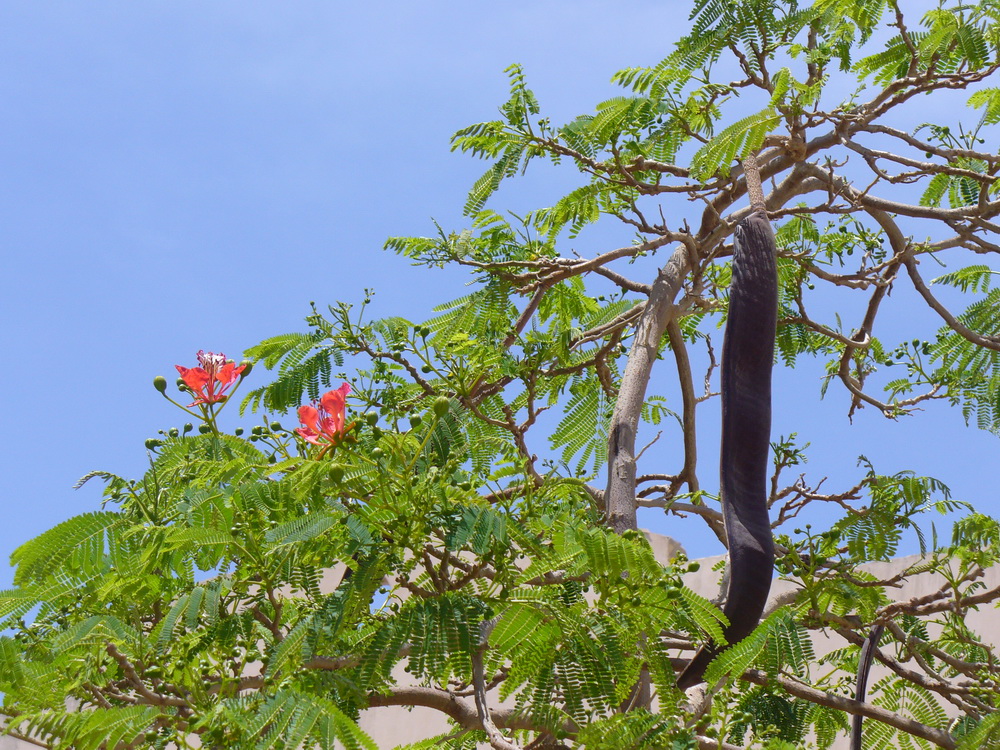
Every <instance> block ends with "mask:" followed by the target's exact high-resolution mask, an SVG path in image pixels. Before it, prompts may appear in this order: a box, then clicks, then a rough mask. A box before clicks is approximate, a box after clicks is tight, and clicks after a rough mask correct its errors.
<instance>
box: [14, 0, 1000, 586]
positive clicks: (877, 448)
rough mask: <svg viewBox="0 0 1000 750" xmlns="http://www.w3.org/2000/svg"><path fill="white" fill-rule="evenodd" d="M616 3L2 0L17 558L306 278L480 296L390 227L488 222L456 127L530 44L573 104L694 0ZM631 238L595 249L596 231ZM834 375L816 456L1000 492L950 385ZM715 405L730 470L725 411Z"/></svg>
mask: <svg viewBox="0 0 1000 750" xmlns="http://www.w3.org/2000/svg"><path fill="white" fill-rule="evenodd" d="M610 7H611V6H609V4H607V3H601V2H586V1H580V0H573V1H572V2H569V1H564V0H558V1H553V2H537V0H536V1H535V2H520V1H508V2H505V3H492V4H487V3H469V2H464V3H460V2H434V1H429V2H424V3H419V4H418V3H409V2H399V1H398V0H389V1H387V2H381V3H377V4H375V3H373V4H371V5H363V4H359V3H333V2H330V1H329V0H326V1H324V2H319V1H316V0H300V1H297V2H291V3H280V4H279V3H276V2H232V1H221V0H220V1H218V2H212V3H201V2H199V3H196V2H191V1H187V2H185V1H174V2H166V1H165V0H164V1H160V2H152V1H150V2H142V3H137V2H124V1H121V0H107V1H106V2H102V3H99V4H84V3H73V2H45V3H35V2H32V3H28V2H23V3H6V4H4V5H3V6H2V7H0V97H2V99H3V102H4V107H3V110H4V115H3V118H2V120H0V133H2V137H0V186H2V187H0V191H2V192H0V229H2V235H0V236H2V240H0V241H2V243H3V248H4V250H3V256H4V266H5V267H4V274H3V279H2V282H0V283H2V291H0V314H2V316H3V320H5V321H7V322H6V325H5V327H4V334H3V352H4V362H3V367H0V394H2V399H3V401H2V403H3V415H4V419H3V425H4V430H3V434H2V438H0V439H2V445H0V461H2V462H3V464H2V473H3V476H4V478H5V487H4V490H3V496H4V500H3V506H2V507H3V508H4V523H3V524H2V526H0V553H2V554H3V555H7V554H9V552H10V551H12V550H13V549H14V548H15V547H16V546H17V544H19V543H20V542H21V541H23V540H25V539H27V538H29V537H31V536H33V535H35V534H37V533H39V532H41V531H43V530H44V529H46V528H49V527H50V526H52V525H54V524H55V523H57V522H58V521H60V520H62V519H65V518H67V517H69V516H70V515H74V514H76V513H81V512H85V511H87V510H91V509H94V508H95V507H96V506H97V504H98V502H99V499H100V493H99V487H98V486H97V485H96V484H94V485H92V486H88V487H86V488H84V489H82V490H79V491H73V490H72V489H71V486H72V485H73V483H74V482H75V481H76V480H77V479H78V478H79V477H80V476H81V475H83V474H84V473H86V472H87V471H89V470H91V469H107V470H111V471H115V472H118V473H123V474H129V475H137V474H138V473H140V472H141V471H142V470H143V467H144V465H145V461H146V457H145V451H144V449H143V441H144V439H145V438H147V437H150V436H153V435H154V434H155V432H156V430H157V429H160V428H165V427H169V426H172V425H176V424H178V423H179V422H180V421H181V416H182V415H180V413H179V412H175V411H174V409H173V407H170V406H169V404H166V403H165V402H164V401H163V400H162V399H160V397H159V396H158V394H156V393H155V391H154V390H153V389H152V387H151V385H150V382H151V379H152V377H153V376H154V375H157V374H164V375H167V376H168V377H169V378H170V379H171V380H172V379H173V372H174V371H173V365H174V364H175V363H177V364H184V365H187V366H190V365H192V364H193V362H194V352H195V351H197V350H198V349H200V348H205V349H211V350H214V351H219V350H221V351H224V352H226V353H227V354H229V355H230V356H235V357H237V358H239V354H240V352H241V351H242V350H243V349H244V348H246V347H247V346H250V345H252V344H254V343H256V342H257V341H259V340H260V339H262V338H264V337H267V336H271V335H274V334H277V333H282V332H285V331H289V330H302V328H303V323H302V318H303V317H304V316H305V315H306V314H307V312H308V302H309V301H310V300H316V301H317V302H319V303H321V304H325V303H328V302H333V301H335V300H338V299H342V300H348V301H357V300H359V299H360V297H361V290H362V288H364V287H373V288H374V289H375V290H376V296H375V313H376V314H379V315H389V314H398V315H404V316H406V317H409V318H411V319H420V318H422V317H425V316H426V315H427V314H428V311H429V309H430V307H431V306H432V305H433V304H435V303H437V302H441V301H444V300H446V299H449V298H453V297H456V296H459V295H460V294H462V284H463V283H464V281H465V279H464V277H462V276H461V275H459V274H457V273H453V272H449V271H428V270H426V269H415V268H411V267H410V266H408V265H407V264H406V263H405V262H404V261H403V260H401V259H399V258H397V257H395V256H393V255H389V254H387V253H384V252H383V251H382V250H381V249H380V248H381V246H382V243H383V241H384V239H385V238H386V237H387V236H390V235H396V234H427V233H430V232H432V231H433V226H432V223H431V220H432V218H433V219H436V220H438V221H439V222H441V223H442V224H443V225H444V226H445V227H446V228H455V229H458V228H462V227H463V226H464V223H465V222H464V221H463V220H462V217H461V206H462V204H463V202H464V197H465V192H466V190H467V189H468V187H469V186H470V185H471V183H472V182H473V180H474V179H475V178H476V177H477V176H478V175H479V174H480V173H481V171H482V169H483V168H484V165H483V164H482V163H481V162H477V161H473V160H471V159H469V158H467V157H464V156H462V155H459V154H452V153H450V152H449V146H448V139H449V136H450V135H451V133H453V132H454V131H455V130H457V129H458V128H460V127H462V126H464V125H467V124H470V123H472V122H477V121H481V120H485V119H491V118H492V117H493V115H494V113H495V111H496V107H497V106H498V105H499V104H500V103H501V102H502V101H503V100H504V98H505V94H506V78H505V76H504V74H503V72H502V71H503V69H504V68H505V67H506V66H507V65H509V64H510V63H513V62H520V63H522V64H523V65H524V67H525V68H526V70H527V73H528V75H529V81H530V84H531V86H532V87H533V88H534V89H535V91H536V93H537V94H538V95H539V98H540V100H541V102H542V105H543V108H544V109H545V111H546V114H549V115H550V116H551V117H552V119H553V121H554V122H560V121H564V120H566V119H568V118H570V117H572V116H574V115H575V114H578V113H580V112H585V111H589V110H591V108H592V107H593V105H594V104H595V103H597V102H599V101H601V100H602V99H604V98H607V97H608V96H611V95H613V94H614V93H615V92H616V91H617V89H615V88H614V87H612V86H611V85H610V83H609V82H608V81H609V79H610V77H611V74H612V73H613V72H614V71H615V70H617V69H619V68H622V67H626V66H631V65H643V64H654V63H655V62H657V61H659V60H660V59H661V58H662V57H663V56H664V55H665V54H666V53H667V52H668V51H669V48H668V46H667V40H669V37H670V34H671V32H672V31H673V30H679V29H681V28H682V24H681V21H682V14H683V12H685V10H682V8H683V9H686V8H687V3H674V2H663V1H660V2H652V1H646V0H625V1H624V2H618V3H615V5H614V16H613V17H612V15H611V13H610V12H609V8H610ZM653 30H661V31H659V32H655V33H654V32H653ZM664 32H665V33H664ZM575 179H576V175H575V173H574V172H573V171H572V170H566V171H565V173H559V172H552V171H547V170H544V169H543V170H539V171H537V172H534V173H532V174H529V176H528V178H526V179H524V180H521V181H519V182H517V183H515V185H516V187H515V189H514V190H513V191H511V190H507V191H506V192H504V193H502V194H501V195H500V196H499V198H500V200H499V201H498V202H497V203H495V204H494V207H496V208H498V209H504V208H512V209H515V210H523V209H526V208H528V207H537V206H541V205H550V204H551V202H552V201H553V200H554V199H555V198H556V197H558V195H559V194H560V193H559V191H560V190H561V189H567V188H569V187H571V186H572V185H574V184H575ZM621 236H626V235H622V234H621V233H620V232H619V233H618V235H615V230H610V231H609V233H608V234H606V235H602V234H601V233H595V234H592V235H587V236H586V237H585V238H582V239H581V241H579V242H577V243H575V244H574V248H575V249H577V250H578V251H579V252H581V253H584V254H586V253H593V252H597V251H599V250H600V249H602V248H603V247H608V246H609V245H607V244H602V243H608V242H612V241H614V240H615V239H618V238H619V237H621ZM591 243H592V244H591ZM908 294H909V289H908V288H907V289H900V291H899V292H898V295H897V296H898V297H900V298H902V299H899V300H897V303H898V304H899V311H898V312H895V313H893V315H895V316H896V320H895V322H894V323H893V322H890V323H889V325H898V326H900V330H901V331H904V332H905V329H906V328H907V326H913V325H916V324H917V323H918V322H920V321H923V322H924V323H927V324H928V325H929V326H930V327H928V326H927V325H924V330H923V336H922V337H924V338H926V337H927V334H928V332H929V331H932V330H933V327H935V326H936V323H935V322H934V321H933V319H932V318H930V317H921V316H922V315H923V313H918V312H917V311H916V305H911V307H909V308H908V307H906V305H909V304H910V303H911V302H912V300H909V299H908V298H907V295H908ZM911 296H912V295H911ZM891 317H892V316H890V318H891ZM818 375H819V370H818V369H816V368H814V367H811V366H809V365H806V366H804V367H803V368H801V369H800V370H796V371H794V372H793V373H786V374H784V375H782V376H781V378H779V381H778V392H777V393H778V397H777V400H778V401H779V402H780V403H781V404H782V406H781V408H780V409H779V411H778V413H777V414H776V419H775V432H774V434H775V435H778V434H781V433H786V434H787V433H788V432H790V431H792V430H796V429H797V430H798V431H799V433H800V435H802V436H803V438H804V439H806V440H811V441H812V442H813V444H814V446H815V451H814V452H813V454H812V462H811V463H810V465H809V471H810V474H811V475H812V476H813V477H818V476H826V475H829V476H831V478H832V479H831V485H830V486H831V488H835V487H839V486H843V485H845V484H847V483H848V482H850V481H852V480H853V479H854V478H855V477H856V476H857V470H856V469H855V468H854V463H855V458H856V456H857V455H858V454H859V453H865V454H867V455H868V456H869V457H871V458H873V459H875V460H876V461H878V468H879V469H880V470H882V471H885V472H890V471H896V470H899V469H903V468H915V469H918V470H919V471H921V472H922V473H930V474H934V475H936V476H939V477H940V478H941V479H943V480H944V481H946V482H947V483H949V484H951V485H952V486H953V487H954V488H955V489H956V491H957V494H959V495H960V496H961V497H963V498H964V499H969V500H972V501H974V502H977V503H978V504H980V505H982V506H983V508H984V509H985V510H989V509H990V506H991V505H992V506H993V507H995V504H996V500H997V491H996V485H995V482H993V481H992V480H991V479H990V469H991V468H992V461H993V459H994V457H995V455H996V447H997V444H996V438H993V437H991V436H989V435H987V434H985V433H982V432H978V431H976V430H974V429H971V428H966V427H965V426H964V424H963V423H962V420H961V417H960V416H959V415H957V414H955V413H953V412H949V411H948V410H947V409H944V408H939V407H936V406H935V407H933V408H930V409H928V411H927V412H925V413H923V414H921V415H919V416H918V417H916V418H914V419H910V420H906V421H905V422H902V423H890V422H886V421H885V420H883V419H882V418H881V417H880V416H878V415H876V414H873V413H871V410H867V411H866V412H862V413H861V414H860V415H859V416H858V417H856V418H855V421H854V424H853V425H850V424H849V423H848V422H847V418H846V404H847V402H846V397H845V396H844V395H843V394H842V393H840V392H837V393H832V394H831V396H829V397H828V398H827V399H826V400H825V401H822V402H820V401H818V397H817V391H818V380H817V378H818ZM668 376H669V374H668ZM265 377H266V373H265V372H264V371H263V370H260V371H258V372H257V373H255V374H254V382H255V383H257V384H259V383H260V382H263V378H265ZM708 411H710V412H712V415H711V416H710V415H706V416H710V418H709V419H708V422H709V425H708V426H706V429H705V431H704V433H703V438H702V439H703V442H704V443H705V446H706V448H705V451H704V452H703V455H704V456H705V457H704V458H703V459H702V467H704V468H703V469H702V471H703V473H705V474H706V484H707V483H708V481H707V477H708V476H709V475H711V474H712V473H713V470H712V469H711V468H710V467H711V463H712V462H713V461H714V460H715V459H714V457H712V455H711V451H712V450H714V442H715V441H716V440H717V433H716V432H715V429H714V428H713V427H712V426H711V423H712V422H713V421H717V416H714V412H715V411H717V406H716V405H715V404H714V403H713V404H712V405H710V408H709V410H708ZM803 415H808V419H807V420H806V421H803V419H802V417H803ZM286 421H287V420H286ZM660 445H661V446H662V447H661V448H660V449H661V450H662V451H663V452H664V455H665V456H669V455H671V451H672V450H673V449H674V448H673V446H672V445H671V444H669V441H667V440H665V439H661V443H660ZM670 463H671V464H672V463H674V462H673V461H671V462H670ZM838 477H843V481H842V482H837V481H836V480H837V478H838ZM644 520H645V521H646V522H647V523H648V524H650V525H653V526H654V527H655V528H657V529H658V530H660V531H663V532H666V533H670V532H671V529H674V533H676V535H677V536H678V537H680V538H682V539H683V540H684V541H685V542H686V543H687V544H688V547H689V552H690V553H692V554H696V555H697V554H710V553H715V552H718V551H719V548H718V546H717V544H716V543H713V541H712V540H711V539H709V538H707V537H703V536H700V535H695V536H693V537H691V538H690V539H688V538H687V537H686V536H685V531H684V530H683V529H678V528H677V527H676V526H671V525H670V524H669V523H666V522H664V521H663V519H662V518H661V517H660V514H655V515H653V514H647V515H646V516H645V517H644ZM689 527H690V525H689V526H688V527H687V528H689ZM9 580H10V571H7V570H3V569H0V584H5V583H6V582H7V581H9Z"/></svg>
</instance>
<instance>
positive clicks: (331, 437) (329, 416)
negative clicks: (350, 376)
mask: <svg viewBox="0 0 1000 750" xmlns="http://www.w3.org/2000/svg"><path fill="white" fill-rule="evenodd" d="M350 392H351V386H350V384H349V383H344V384H343V385H342V386H340V388H338V389H337V390H335V391H328V392H327V393H324V394H323V396H322V397H321V398H320V400H319V404H317V403H316V402H315V401H314V402H313V403H312V405H311V406H310V405H308V404H307V405H305V406H300V407H299V421H300V422H301V423H302V427H299V428H298V429H296V430H295V431H296V432H297V433H298V434H299V435H300V436H302V438H303V439H304V440H307V441H308V442H310V443H312V444H313V445H320V439H321V438H322V439H323V442H325V443H329V444H331V445H336V444H337V443H338V442H340V438H341V434H342V433H343V431H344V409H345V408H346V406H347V394H348V393H350Z"/></svg>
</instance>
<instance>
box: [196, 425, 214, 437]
mask: <svg viewBox="0 0 1000 750" xmlns="http://www.w3.org/2000/svg"><path fill="white" fill-rule="evenodd" d="M211 431H212V428H211V427H209V426H208V425H207V424H200V425H198V432H200V433H201V434H202V435H207V434H208V433H210V432H211Z"/></svg>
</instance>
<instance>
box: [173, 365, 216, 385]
mask: <svg viewBox="0 0 1000 750" xmlns="http://www.w3.org/2000/svg"><path fill="white" fill-rule="evenodd" d="M174 367H176V368H177V372H179V373H180V374H181V380H183V381H184V384H185V385H186V386H187V387H188V388H190V389H191V390H193V391H200V390H202V389H203V388H204V387H205V386H206V385H208V383H209V380H210V378H209V377H208V373H207V372H205V371H204V370H203V369H201V368H200V367H191V368H187V367H181V366H180V365H174Z"/></svg>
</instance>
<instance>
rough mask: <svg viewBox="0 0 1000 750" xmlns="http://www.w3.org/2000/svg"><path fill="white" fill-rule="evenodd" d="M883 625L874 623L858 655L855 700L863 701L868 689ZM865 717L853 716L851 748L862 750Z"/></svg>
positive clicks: (852, 749)
mask: <svg viewBox="0 0 1000 750" xmlns="http://www.w3.org/2000/svg"><path fill="white" fill-rule="evenodd" d="M882 629H883V626H882V625H874V626H872V629H871V630H870V631H869V633H868V637H867V638H865V642H864V643H863V644H861V655H860V656H859V657H858V686H857V687H856V688H855V690H854V700H856V701H863V700H864V699H865V692H866V691H867V690H868V672H869V671H871V668H872V659H873V658H874V656H875V651H876V650H877V649H878V640H879V638H881V637H882ZM862 721H864V717H863V716H862V715H861V714H854V716H853V717H852V718H851V750H861V722H862Z"/></svg>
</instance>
